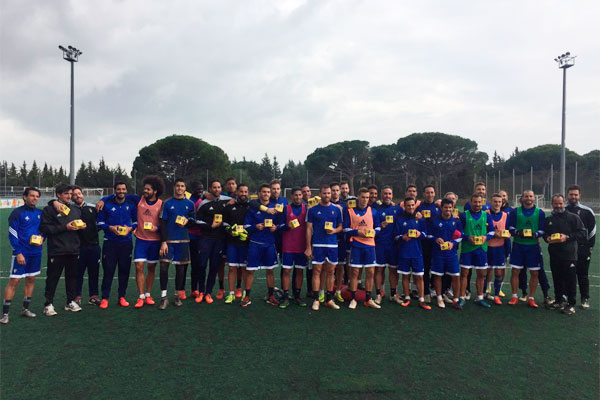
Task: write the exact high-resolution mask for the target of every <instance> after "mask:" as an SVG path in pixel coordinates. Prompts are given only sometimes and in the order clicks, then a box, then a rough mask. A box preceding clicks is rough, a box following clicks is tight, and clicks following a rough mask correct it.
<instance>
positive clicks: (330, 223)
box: [304, 185, 342, 311]
mask: <svg viewBox="0 0 600 400" xmlns="http://www.w3.org/2000/svg"><path fill="white" fill-rule="evenodd" d="M315 197H316V196H315ZM318 197H319V198H320V201H319V204H317V205H315V206H313V207H310V208H309V209H308V213H307V217H306V250H305V251H304V254H305V255H306V257H308V258H311V257H312V267H313V274H312V298H313V302H312V307H311V308H312V310H313V311H318V310H319V306H320V302H319V288H320V287H321V271H322V270H325V275H326V277H325V279H326V281H325V288H326V295H325V307H328V308H331V309H334V310H338V309H339V308H340V307H339V306H338V305H337V304H336V303H335V301H334V300H333V287H334V273H335V266H336V265H337V256H338V248H337V234H338V233H339V232H341V231H342V212H341V211H340V208H339V207H338V206H336V205H335V204H332V203H331V188H330V187H329V185H322V186H321V189H320V192H319V196H318Z"/></svg>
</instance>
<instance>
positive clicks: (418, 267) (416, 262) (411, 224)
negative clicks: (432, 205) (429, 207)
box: [394, 197, 431, 310]
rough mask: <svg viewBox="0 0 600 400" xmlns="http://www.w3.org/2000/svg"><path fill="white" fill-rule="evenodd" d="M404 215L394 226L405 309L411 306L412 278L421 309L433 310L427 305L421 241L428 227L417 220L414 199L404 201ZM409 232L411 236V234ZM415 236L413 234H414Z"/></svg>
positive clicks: (397, 219)
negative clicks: (411, 278)
mask: <svg viewBox="0 0 600 400" xmlns="http://www.w3.org/2000/svg"><path fill="white" fill-rule="evenodd" d="M403 204H404V213H402V214H400V215H399V216H398V218H396V222H395V224H394V239H395V240H396V243H397V246H398V247H397V252H398V253H397V254H398V273H399V274H401V275H402V291H403V292H404V301H403V302H402V303H401V305H402V306H403V307H408V306H409V305H410V276H411V275H412V277H413V282H414V284H415V286H416V287H417V292H418V297H419V307H421V308H422V309H424V310H431V306H429V305H428V304H427V303H425V288H424V285H423V273H424V265H423V250H422V247H421V241H422V240H424V239H425V238H426V237H427V230H426V229H427V225H426V224H425V221H424V219H423V218H421V219H416V208H417V207H416V202H415V199H413V198H412V197H406V198H405V199H404V203H403ZM409 232H410V233H411V234H409ZM413 232H414V233H415V234H412V233H413Z"/></svg>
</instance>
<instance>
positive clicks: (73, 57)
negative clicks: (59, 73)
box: [58, 46, 82, 185]
mask: <svg viewBox="0 0 600 400" xmlns="http://www.w3.org/2000/svg"><path fill="white" fill-rule="evenodd" d="M58 48H59V49H60V50H61V51H62V52H63V58H64V59H65V60H66V61H68V62H70V63H71V162H70V164H71V165H70V171H69V183H70V184H71V185H74V184H75V87H74V86H75V67H74V65H75V63H76V62H77V60H78V59H79V56H80V55H81V54H82V53H81V51H80V50H79V49H76V48H75V47H73V46H67V47H66V48H65V47H64V46H58Z"/></svg>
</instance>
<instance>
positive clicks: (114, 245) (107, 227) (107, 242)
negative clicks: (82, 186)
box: [98, 182, 137, 309]
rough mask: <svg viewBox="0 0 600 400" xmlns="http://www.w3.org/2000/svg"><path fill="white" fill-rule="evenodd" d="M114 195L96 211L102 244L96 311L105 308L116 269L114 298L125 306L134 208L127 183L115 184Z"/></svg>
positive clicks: (134, 222)
mask: <svg viewBox="0 0 600 400" xmlns="http://www.w3.org/2000/svg"><path fill="white" fill-rule="evenodd" d="M114 191H115V196H114V198H112V199H111V200H106V201H105V203H104V207H103V208H102V210H101V211H100V212H98V227H99V228H100V229H102V230H103V231H104V244H103V245H102V269H103V270H104V274H103V276H102V288H101V289H102V301H101V302H100V308H102V309H106V308H108V300H109V298H110V290H111V287H112V281H113V276H114V275H115V269H117V267H118V271H119V272H118V277H119V290H118V298H119V305H120V306H121V307H129V302H128V301H127V300H126V299H125V295H126V292H127V286H128V284H129V272H130V270H131V251H132V250H133V243H132V240H131V233H132V231H133V230H134V229H135V228H136V227H137V205H136V204H135V202H133V201H131V200H128V199H127V197H126V195H127V184H125V182H116V183H115V185H114Z"/></svg>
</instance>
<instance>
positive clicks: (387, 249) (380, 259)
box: [375, 243, 398, 267]
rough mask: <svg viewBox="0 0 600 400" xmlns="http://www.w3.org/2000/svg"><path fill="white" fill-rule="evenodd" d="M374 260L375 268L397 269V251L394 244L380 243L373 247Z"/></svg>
mask: <svg viewBox="0 0 600 400" xmlns="http://www.w3.org/2000/svg"><path fill="white" fill-rule="evenodd" d="M375 259H376V262H377V267H385V266H388V265H389V266H390V267H397V266H398V250H397V249H396V246H395V245H394V243H382V244H377V245H375Z"/></svg>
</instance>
